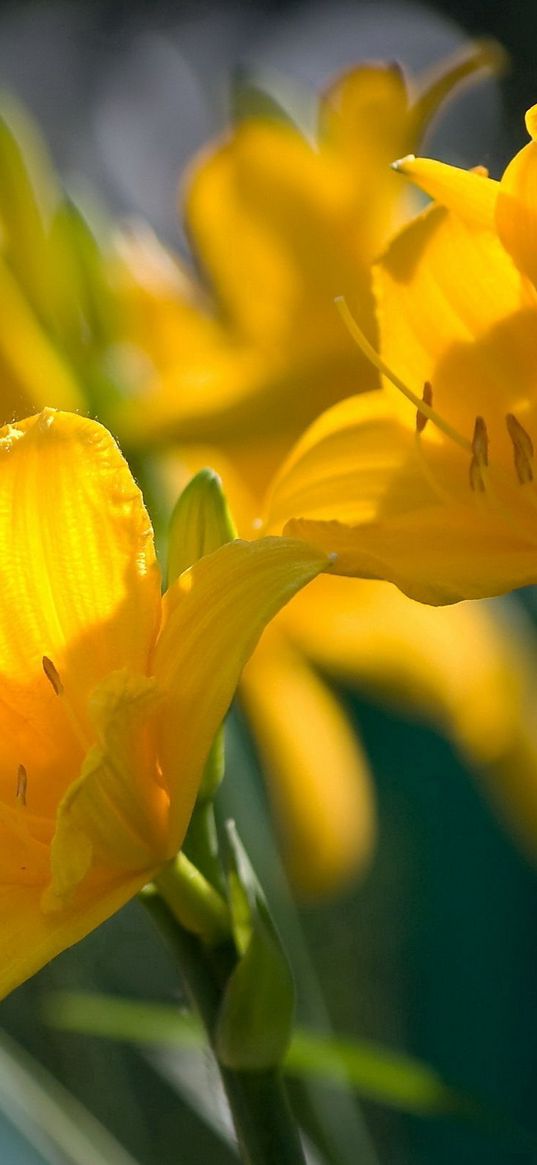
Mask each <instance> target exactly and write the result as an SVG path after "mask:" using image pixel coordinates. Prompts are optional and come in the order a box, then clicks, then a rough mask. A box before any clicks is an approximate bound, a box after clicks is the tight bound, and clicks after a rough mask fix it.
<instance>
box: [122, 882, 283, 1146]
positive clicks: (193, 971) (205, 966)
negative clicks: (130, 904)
mask: <svg viewBox="0 0 537 1165" xmlns="http://www.w3.org/2000/svg"><path fill="white" fill-rule="evenodd" d="M141 900H142V902H143V903H144V905H145V906H146V908H147V909H148V910H149V912H150V914H151V917H152V918H153V921H154V922H155V923H156V926H157V928H158V930H159V931H160V933H161V934H162V936H163V937H164V939H165V940H166V942H167V944H168V946H169V947H170V948H171V950H172V953H173V954H174V956H175V958H176V960H177V962H178V964H179V967H180V969H181V973H182V975H183V978H184V981H185V985H186V988H187V991H188V994H189V996H190V999H191V1002H192V1004H193V1006H194V1007H195V1008H196V1010H197V1011H198V1013H199V1015H200V1017H201V1019H202V1021H203V1024H204V1027H205V1029H206V1032H207V1035H208V1038H209V1041H210V1043H211V1046H212V1048H213V1052H214V1051H215V1048H214V1035H215V1030H216V1024H217V1019H218V1012H219V1008H220V1002H221V999H222V993H223V989H224V986H225V983H226V980H227V978H228V976H229V974H230V972H231V971H232V970H233V967H234V965H235V960H236V954H235V950H234V947H233V944H232V943H231V941H229V942H227V943H221V944H220V945H219V946H216V947H213V948H211V947H208V946H207V945H206V944H205V943H204V942H203V941H202V940H201V939H200V938H198V937H197V935H194V934H192V933H190V932H189V931H188V930H186V929H185V927H183V926H182V925H181V923H180V922H178V920H177V918H176V916H175V915H174V913H173V911H172V909H171V908H170V906H169V905H168V903H167V902H166V901H164V898H163V897H162V896H161V894H160V893H159V891H158V889H157V888H154V889H152V890H151V889H150V888H149V889H148V890H147V891H146V892H145V893H144V895H143V896H142V899H141ZM215 1058H216V1060H217V1063H218V1067H219V1071H220V1077H221V1080H222V1084H223V1086H224V1090H225V1093H226V1096H227V1100H228V1103H229V1107H230V1110H231V1115H232V1117H233V1123H234V1125H235V1131H236V1134H237V1140H238V1145H239V1150H240V1154H241V1158H242V1161H243V1162H244V1165H306V1159H305V1156H304V1152H303V1149H302V1145H301V1141H300V1135H299V1132H298V1129H297V1125H296V1123H295V1120H294V1117H293V1115H292V1112H291V1108H290V1105H289V1101H288V1099H287V1094H286V1091H285V1087H284V1084H283V1081H282V1078H281V1074H280V1072H279V1071H277V1070H276V1069H271V1070H265V1071H261V1072H246V1071H237V1070H232V1069H230V1068H226V1067H225V1066H224V1065H223V1064H221V1063H219V1062H218V1057H217V1056H216V1052H215Z"/></svg>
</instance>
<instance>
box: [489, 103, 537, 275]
mask: <svg viewBox="0 0 537 1165" xmlns="http://www.w3.org/2000/svg"><path fill="white" fill-rule="evenodd" d="M526 125H527V128H528V132H529V133H530V135H531V137H532V139H533V138H534V134H535V107H534V108H533V109H530V111H529V113H528V115H527V118H526ZM536 181H537V142H536V141H535V140H532V141H531V142H530V143H529V145H527V146H524V149H522V150H520V152H519V153H518V154H516V155H515V157H514V158H513V160H512V162H510V163H509V165H508V167H507V169H506V171H505V173H504V175H503V177H502V180H501V183H500V191H499V195H498V206H497V211H496V223H497V227H498V233H499V235H500V238H501V240H502V243H503V245H504V247H505V248H506V250H507V251H508V252H509V254H510V255H511V256H512V258H513V259H514V261H515V263H516V264H517V267H519V268H520V270H521V271H523V272H524V274H525V275H529V277H530V279H531V280H532V281H533V282H534V283H535V282H536V281H537V195H536V193H535V183H536Z"/></svg>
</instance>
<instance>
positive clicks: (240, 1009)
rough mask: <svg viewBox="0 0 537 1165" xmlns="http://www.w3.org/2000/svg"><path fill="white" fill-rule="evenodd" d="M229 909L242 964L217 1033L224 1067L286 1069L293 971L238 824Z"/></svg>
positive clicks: (232, 833)
mask: <svg viewBox="0 0 537 1165" xmlns="http://www.w3.org/2000/svg"><path fill="white" fill-rule="evenodd" d="M227 836H228V843H229V850H230V870H229V903H230V908H231V916H232V929H233V933H234V938H235V945H236V947H237V950H238V952H239V956H240V957H239V961H238V963H237V966H236V967H235V970H234V971H233V973H232V974H231V976H230V978H229V979H228V982H227V985H226V989H225V991H224V997H223V1000H222V1003H221V1007H220V1014H219V1018H218V1023H217V1027H216V1033H215V1047H216V1054H217V1056H218V1059H219V1061H220V1063H221V1064H224V1065H225V1066H226V1067H228V1068H233V1069H235V1070H239V1071H250V1072H259V1071H264V1070H265V1069H269V1068H275V1067H277V1066H278V1065H279V1064H281V1063H282V1060H283V1058H284V1056H285V1053H286V1051H287V1047H288V1044H289V1040H290V1037H291V1030H292V1024H293V1015H294V1003H295V992H294V984H293V978H292V975H291V970H290V967H289V964H288V962H287V959H286V956H285V954H284V951H283V948H282V945H281V942H280V938H279V936H278V933H277V931H276V928H275V926H274V923H273V922H272V919H271V917H270V914H269V910H268V906H267V903H266V901H265V898H264V895H263V892H262V890H261V887H260V886H259V884H258V882H257V879H256V877H255V874H254V872H253V870H252V867H251V865H250V861H249V858H248V856H247V854H246V852H245V850H244V849H243V847H242V844H241V842H240V840H239V838H238V836H237V833H236V830H235V825H234V823H233V822H228V824H227Z"/></svg>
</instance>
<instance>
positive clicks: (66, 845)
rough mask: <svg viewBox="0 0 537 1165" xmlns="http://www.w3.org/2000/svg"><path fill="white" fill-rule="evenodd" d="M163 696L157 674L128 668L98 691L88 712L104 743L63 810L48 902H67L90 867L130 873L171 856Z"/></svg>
mask: <svg viewBox="0 0 537 1165" xmlns="http://www.w3.org/2000/svg"><path fill="white" fill-rule="evenodd" d="M159 703H160V697H159V693H158V690H157V687H156V684H155V681H154V680H153V679H152V678H150V677H147V676H137V675H133V674H132V673H129V672H127V671H120V672H114V673H113V674H112V675H110V676H108V677H107V679H106V680H104V681H103V683H102V684H100V685H99V686H98V688H96V689H95V691H94V692H93V694H92V697H91V700H90V715H91V720H92V725H93V728H94V732H95V738H96V740H97V742H98V743H97V744H95V745H94V746H93V748H92V749H91V750H90V752H89V753H88V755H87V757H86V759H85V761H84V764H83V766H82V771H81V774H80V777H79V778H78V780H76V781H75V782H74V783H73V784H72V785H71V786H70V787H69V789H68V790H67V792H66V794H65V796H64V798H63V801H62V802H61V804H60V807H59V810H58V817H57V826H56V833H55V836H54V840H53V843H52V882H51V886H50V888H49V889H48V890H47V893H46V895H45V898H44V907H45V909H47V910H51V911H54V910H62V909H64V907H65V905H66V903H67V904H68V903H69V902H70V901H71V899H72V898H73V895H74V894H75V893H76V891H77V889H78V887H79V886H80V884H81V883H83V882H84V881H85V880H86V879H87V877H88V875H89V874H90V873H92V874H93V875H95V874H97V875H98V876H99V878H100V879H102V878H103V876H107V877H108V878H111V879H112V880H114V879H115V878H117V877H118V876H119V875H123V876H125V877H130V876H131V875H132V874H133V873H136V872H137V871H144V870H145V871H150V870H153V869H155V867H156V866H158V865H159V864H162V862H164V861H165V860H166V858H168V857H172V856H173V851H170V852H168V847H167V832H168V828H167V827H168V806H169V797H168V795H167V793H166V792H165V791H164V789H163V788H162V785H161V784H160V782H159V774H158V770H157V764H156V748H155V734H154V720H155V713H156V710H157V708H158V706H159ZM148 876H149V875H148Z"/></svg>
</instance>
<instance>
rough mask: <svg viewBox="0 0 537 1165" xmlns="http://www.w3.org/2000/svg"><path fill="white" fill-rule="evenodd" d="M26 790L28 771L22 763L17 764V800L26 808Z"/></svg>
mask: <svg viewBox="0 0 537 1165" xmlns="http://www.w3.org/2000/svg"><path fill="white" fill-rule="evenodd" d="M27 791H28V773H27V772H26V769H25V767H24V765H19V767H18V769H17V792H16V797H17V802H18V804H19V805H21V806H22V807H23V809H25V808H26V794H27Z"/></svg>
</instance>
